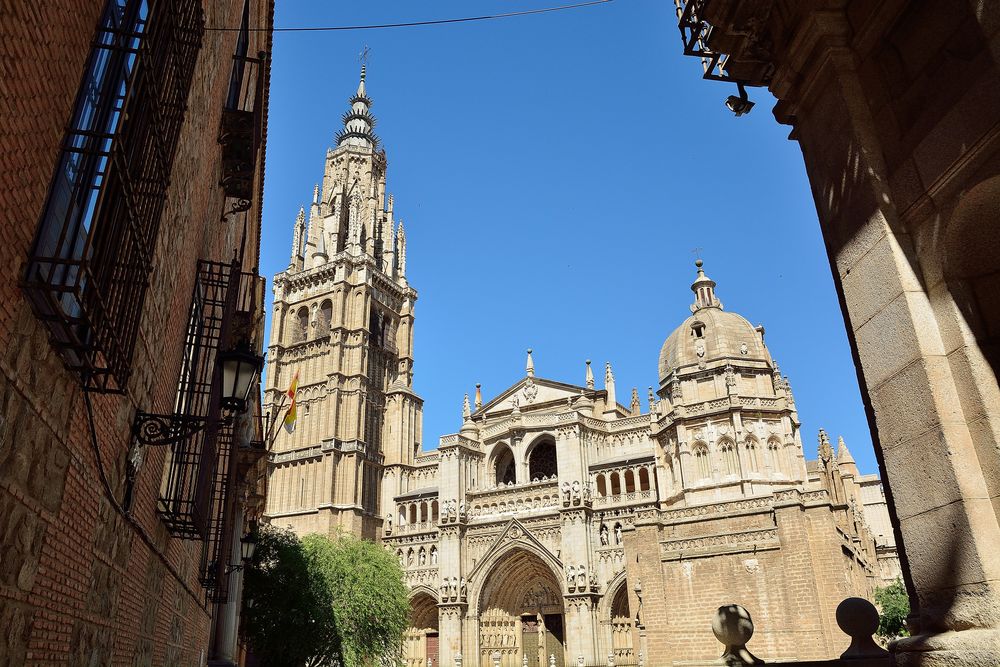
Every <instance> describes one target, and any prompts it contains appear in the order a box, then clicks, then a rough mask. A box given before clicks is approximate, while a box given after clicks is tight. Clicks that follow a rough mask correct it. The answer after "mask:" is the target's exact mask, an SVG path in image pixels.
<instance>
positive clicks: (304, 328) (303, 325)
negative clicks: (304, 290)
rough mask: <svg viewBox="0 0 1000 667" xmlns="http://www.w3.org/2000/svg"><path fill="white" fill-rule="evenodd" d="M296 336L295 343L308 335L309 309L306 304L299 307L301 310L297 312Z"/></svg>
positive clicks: (293, 340)
mask: <svg viewBox="0 0 1000 667" xmlns="http://www.w3.org/2000/svg"><path fill="white" fill-rule="evenodd" d="M295 323H296V329H295V336H294V337H293V339H292V342H293V343H300V342H302V341H304V340H305V339H306V338H307V337H308V333H309V309H308V308H306V307H305V306H302V307H301V308H299V311H298V312H297V313H296V314H295Z"/></svg>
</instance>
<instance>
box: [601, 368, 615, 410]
mask: <svg viewBox="0 0 1000 667" xmlns="http://www.w3.org/2000/svg"><path fill="white" fill-rule="evenodd" d="M604 391H606V392H608V399H607V400H608V410H614V409H615V406H616V405H617V404H618V401H617V399H616V397H615V374H614V373H613V372H612V371H611V362H610V361H608V362H605V364H604Z"/></svg>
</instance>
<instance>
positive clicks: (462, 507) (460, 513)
mask: <svg viewBox="0 0 1000 667" xmlns="http://www.w3.org/2000/svg"><path fill="white" fill-rule="evenodd" d="M458 518H459V519H463V520H464V519H465V501H464V500H463V501H462V502H460V503H459V504H458Z"/></svg>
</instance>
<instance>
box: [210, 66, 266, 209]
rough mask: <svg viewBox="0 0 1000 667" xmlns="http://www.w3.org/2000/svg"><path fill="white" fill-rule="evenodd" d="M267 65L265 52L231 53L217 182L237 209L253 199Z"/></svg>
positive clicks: (220, 129) (247, 205) (221, 126)
mask: <svg viewBox="0 0 1000 667" xmlns="http://www.w3.org/2000/svg"><path fill="white" fill-rule="evenodd" d="M267 66H268V62H267V54H266V53H264V52H261V53H259V54H258V55H257V57H256V58H251V57H248V56H246V55H240V54H239V53H237V54H236V55H234V56H233V71H232V74H231V76H230V81H229V95H228V96H227V98H226V106H225V108H224V109H223V110H222V122H221V124H220V127H219V144H220V145H221V146H222V173H221V175H220V178H219V184H220V185H221V186H222V189H223V191H224V192H225V193H226V196H227V197H232V198H234V199H236V200H237V203H238V205H237V206H236V210H246V209H247V208H249V206H250V202H251V201H252V200H253V188H254V171H255V168H256V165H257V153H258V152H259V150H260V145H261V135H262V128H263V126H262V123H263V110H262V108H261V107H262V105H263V102H264V81H265V79H266V76H267V72H266V68H267ZM240 203H242V206H245V207H246V208H243V207H242V206H240V205H239V204H240Z"/></svg>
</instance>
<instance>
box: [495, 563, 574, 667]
mask: <svg viewBox="0 0 1000 667" xmlns="http://www.w3.org/2000/svg"><path fill="white" fill-rule="evenodd" d="M484 581H485V583H484V585H483V592H482V594H481V595H480V598H479V667H493V666H494V661H493V657H494V654H499V656H500V665H501V667H522V666H523V665H524V664H525V662H524V660H525V658H527V664H528V666H529V667H548V665H549V656H555V659H556V666H557V667H564V665H565V660H564V652H565V646H566V637H565V633H564V631H563V628H564V624H563V602H562V587H561V586H560V584H559V580H558V579H557V578H556V575H555V573H554V572H553V571H552V569H551V568H550V567H549V566H548V565H547V564H546V563H545V562H544V561H543V560H542V559H541V558H539V557H538V556H537V555H535V554H533V553H531V552H530V551H527V550H524V549H515V550H513V551H511V552H510V553H508V554H507V555H505V556H504V557H503V558H502V559H501V560H500V561H499V562H497V563H496V565H494V566H493V568H492V569H491V570H490V571H489V573H488V574H487V575H486V578H485V580H484Z"/></svg>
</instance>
